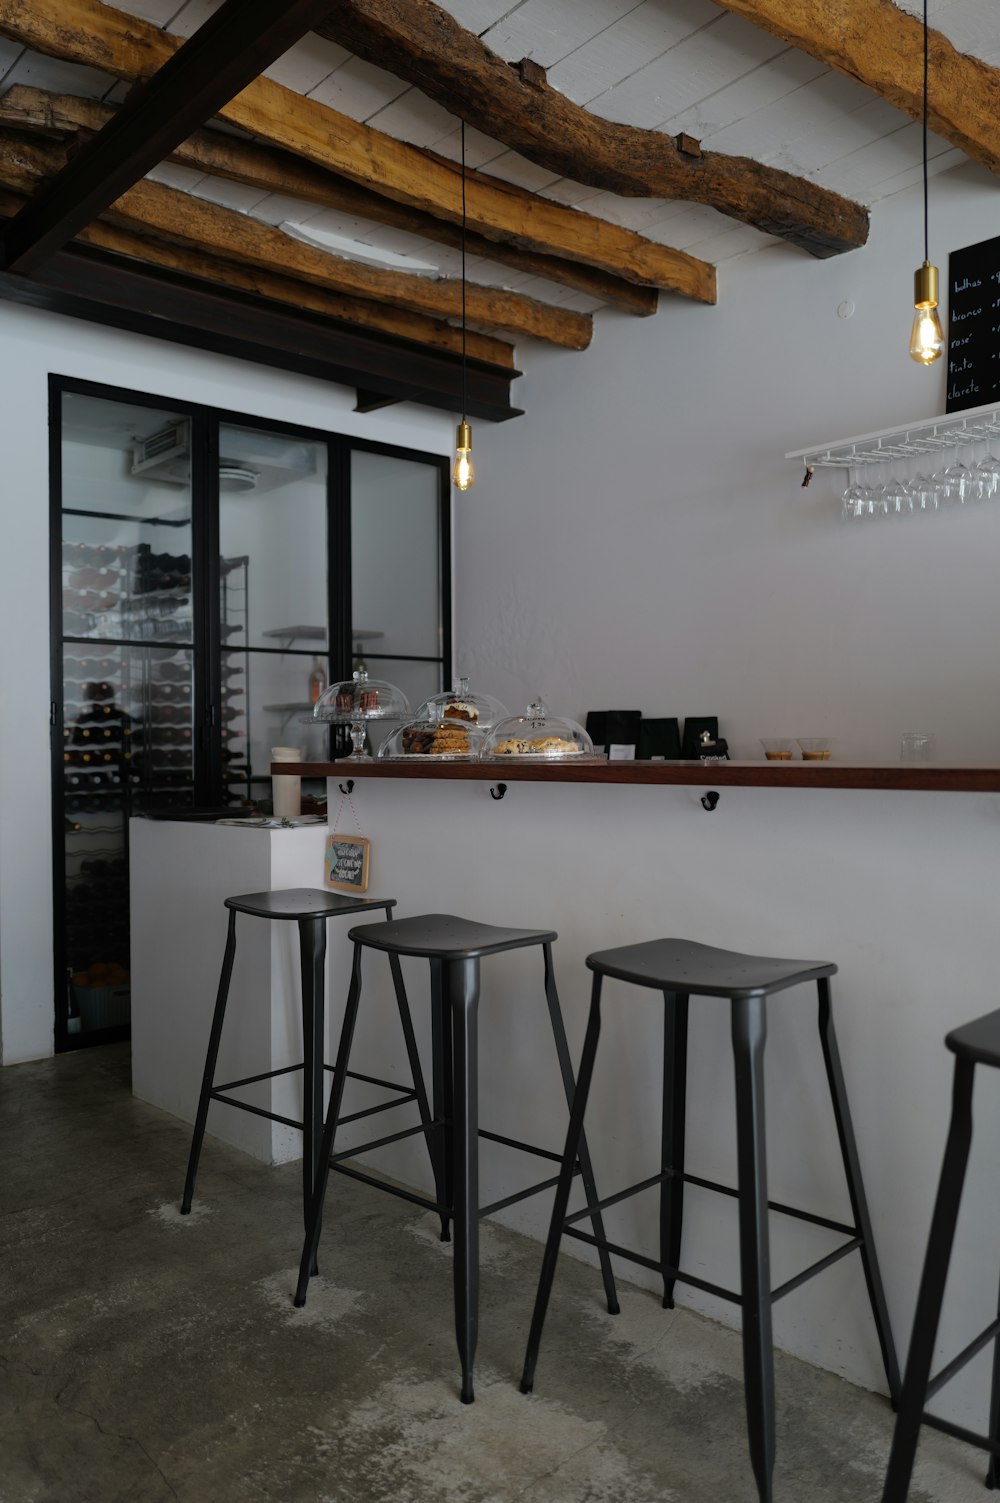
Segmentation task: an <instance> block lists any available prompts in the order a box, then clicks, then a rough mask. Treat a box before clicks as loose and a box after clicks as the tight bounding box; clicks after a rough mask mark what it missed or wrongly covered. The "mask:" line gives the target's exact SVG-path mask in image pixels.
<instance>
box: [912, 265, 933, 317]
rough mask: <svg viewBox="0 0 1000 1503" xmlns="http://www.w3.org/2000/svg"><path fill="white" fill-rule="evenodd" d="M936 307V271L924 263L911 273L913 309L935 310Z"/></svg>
mask: <svg viewBox="0 0 1000 1503" xmlns="http://www.w3.org/2000/svg"><path fill="white" fill-rule="evenodd" d="M937 305H938V269H937V267H936V266H932V265H931V263H930V262H929V261H925V262H924V264H923V266H921V267H919V268H918V269H917V270H916V271H915V272H914V273H913V306H914V308H936V307H937Z"/></svg>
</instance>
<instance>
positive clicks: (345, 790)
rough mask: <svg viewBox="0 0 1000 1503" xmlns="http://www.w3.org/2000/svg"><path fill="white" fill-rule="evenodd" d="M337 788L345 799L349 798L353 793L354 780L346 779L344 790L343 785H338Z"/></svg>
mask: <svg viewBox="0 0 1000 1503" xmlns="http://www.w3.org/2000/svg"><path fill="white" fill-rule="evenodd" d="M337 787H338V788H339V789H340V791H341V793H342V794H343V795H344V797H345V798H350V796H351V794H352V793H353V792H354V779H353V778H348V779H347V787H346V788H345V787H344V785H343V783H338V784H337Z"/></svg>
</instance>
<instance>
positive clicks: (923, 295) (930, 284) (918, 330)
mask: <svg viewBox="0 0 1000 1503" xmlns="http://www.w3.org/2000/svg"><path fill="white" fill-rule="evenodd" d="M923 32H924V87H923V111H922V115H923V120H922V125H923V132H922V134H923V169H924V170H923V179H924V264H923V266H920V267H918V268H917V270H916V271H915V272H914V274H913V328H912V329H911V330H910V359H911V360H915V361H916V362H917V364H918V365H933V364H934V362H935V360H940V358H941V356H942V354H943V353H944V331H943V330H942V328H941V320H940V318H939V317H938V311H937V310H938V269H937V267H936V266H932V265H931V262H930V259H929V257H930V249H929V241H930V231H929V217H928V213H927V79H928V73H929V66H930V45H929V37H928V31H927V0H924V26H923Z"/></svg>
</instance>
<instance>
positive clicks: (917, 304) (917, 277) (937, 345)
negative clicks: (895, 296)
mask: <svg viewBox="0 0 1000 1503" xmlns="http://www.w3.org/2000/svg"><path fill="white" fill-rule="evenodd" d="M937 310H938V269H937V267H936V266H932V265H931V263H930V262H929V261H925V262H924V264H923V266H921V267H920V268H919V269H918V270H917V271H916V272H914V275H913V328H912V330H911V331H910V359H911V360H916V362H917V364H918V365H933V364H934V361H935V360H940V358H941V356H942V354H943V353H944V331H943V329H942V328H941V320H940V318H939V317H938V311H937Z"/></svg>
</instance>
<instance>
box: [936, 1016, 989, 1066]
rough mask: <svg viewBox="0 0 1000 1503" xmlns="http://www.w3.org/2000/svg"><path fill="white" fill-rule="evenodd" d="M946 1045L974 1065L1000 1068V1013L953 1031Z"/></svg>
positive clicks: (946, 1039) (964, 1024) (947, 1038)
mask: <svg viewBox="0 0 1000 1503" xmlns="http://www.w3.org/2000/svg"><path fill="white" fill-rule="evenodd" d="M945 1044H946V1045H947V1046H948V1048H949V1049H950V1050H951V1052H952V1053H953V1054H957V1055H958V1056H959V1058H960V1059H968V1060H971V1061H972V1063H973V1064H974V1065H992V1066H993V1067H994V1068H996V1067H997V1066H1000V1012H988V1013H987V1014H986V1016H985V1017H983V1018H976V1019H975V1021H974V1022H972V1023H963V1025H962V1027H961V1028H954V1029H952V1031H951V1033H949V1034H948V1035H947V1037H946V1038H945Z"/></svg>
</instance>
